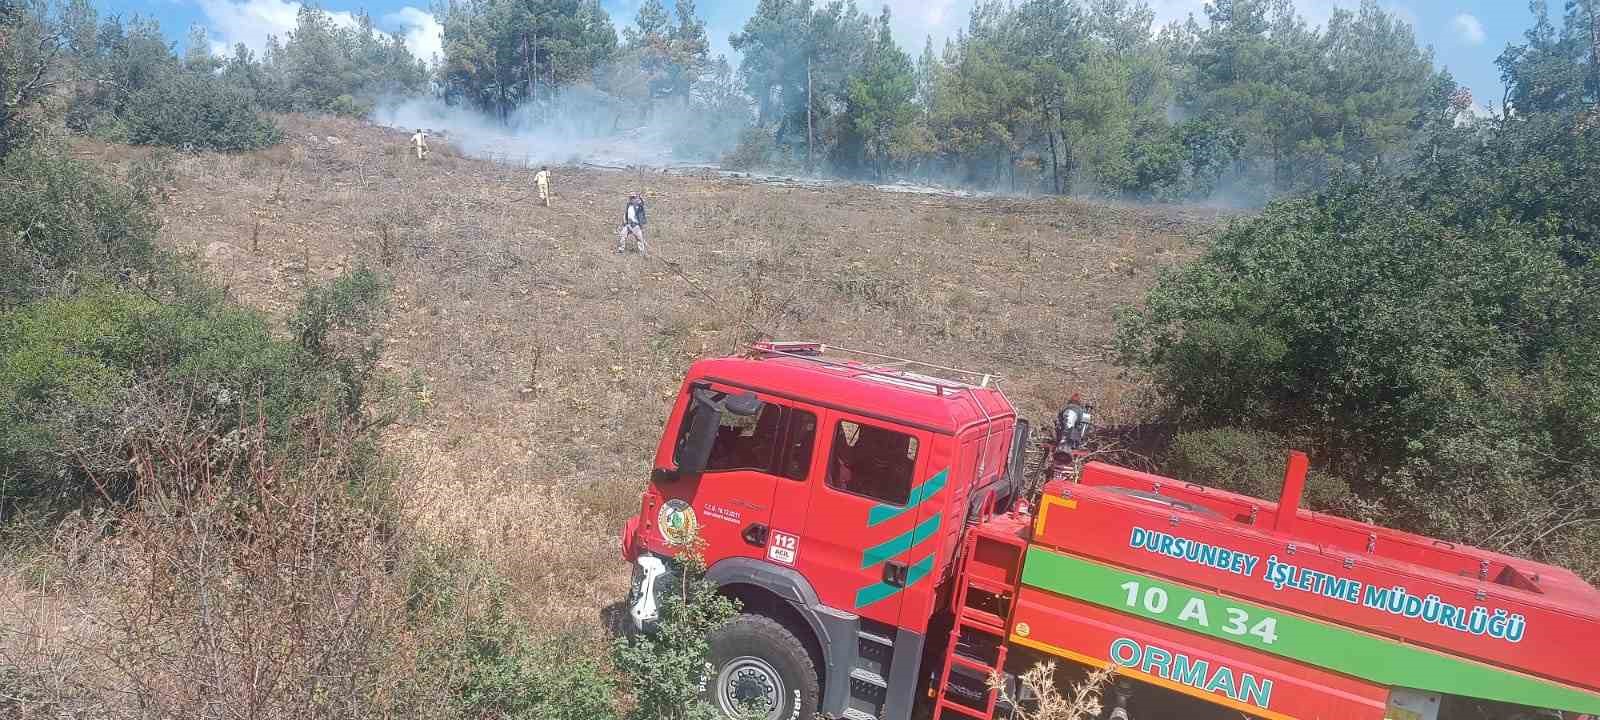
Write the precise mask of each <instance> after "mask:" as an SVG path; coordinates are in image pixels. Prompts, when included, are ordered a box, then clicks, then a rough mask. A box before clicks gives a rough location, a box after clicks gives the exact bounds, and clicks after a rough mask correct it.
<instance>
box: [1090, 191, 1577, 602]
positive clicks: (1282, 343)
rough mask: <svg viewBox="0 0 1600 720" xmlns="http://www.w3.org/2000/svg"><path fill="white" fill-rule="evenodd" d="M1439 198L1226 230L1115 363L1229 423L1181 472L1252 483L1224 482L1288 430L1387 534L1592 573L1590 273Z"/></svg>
mask: <svg viewBox="0 0 1600 720" xmlns="http://www.w3.org/2000/svg"><path fill="white" fill-rule="evenodd" d="M1430 192H1431V191H1428V192H1423V191H1419V190H1416V189H1415V188H1413V187H1412V186H1410V185H1408V184H1407V183H1405V182H1402V181H1390V180H1373V179H1369V180H1367V181H1366V182H1365V183H1364V184H1362V185H1353V184H1338V185H1336V186H1335V187H1334V188H1332V189H1330V190H1328V191H1326V192H1324V193H1321V194H1319V195H1318V196H1316V197H1314V198H1305V199H1298V200H1291V201H1285V202H1280V203H1276V204H1274V205H1272V206H1270V207H1268V208H1267V209H1266V210H1265V211H1264V212H1263V213H1262V214H1261V215H1260V216H1258V217H1255V218H1252V219H1249V220H1245V221H1241V222H1237V223H1235V224H1234V225H1232V226H1230V227H1229V228H1228V229H1226V230H1225V231H1223V232H1222V233H1221V234H1219V235H1218V236H1217V237H1216V238H1215V239H1214V241H1213V243H1212V245H1211V247H1210V248H1209V249H1208V250H1207V251H1206V253H1205V255H1204V256H1202V257H1201V258H1200V259H1198V260H1197V261H1196V262H1194V263H1193V264H1191V265H1189V266H1188V267H1185V268H1183V269H1182V270H1180V271H1178V272H1176V273H1172V274H1169V275H1167V276H1165V277H1163V278H1161V279H1160V281H1159V282H1158V283H1157V286H1156V287H1155V288H1154V289H1153V290H1152V291H1151V292H1150V294H1149V296H1148V298H1147V302H1146V304H1145V305H1144V306H1143V307H1142V308H1140V309H1138V310H1137V311H1135V312H1133V313H1131V314H1129V315H1127V316H1125V317H1124V318H1123V319H1122V322H1121V324H1120V327H1119V336H1118V343H1119V348H1120V350H1121V353H1122V356H1121V358H1122V362H1123V363H1124V364H1126V365H1128V366H1131V367H1133V368H1136V369H1138V370H1141V371H1144V372H1145V373H1148V377H1150V378H1151V379H1152V380H1153V381H1154V384H1155V386H1156V389H1157V391H1158V393H1159V394H1160V395H1161V396H1164V397H1166V398H1169V399H1170V400H1171V402H1172V407H1171V408H1169V410H1170V413H1171V414H1172V415H1173V416H1174V419H1176V420H1179V421H1181V422H1182V423H1183V424H1184V426H1185V427H1190V428H1195V429H1196V430H1197V431H1198V430H1216V429H1219V428H1221V429H1228V430H1227V432H1223V431H1219V432H1216V433H1212V434H1197V435H1194V436H1191V437H1189V438H1186V439H1185V440H1184V441H1183V442H1182V443H1180V445H1181V447H1179V448H1177V451H1176V456H1175V462H1176V463H1177V464H1178V465H1179V466H1180V467H1182V468H1184V469H1185V470H1186V471H1190V472H1197V473H1199V474H1201V475H1202V476H1206V478H1207V479H1209V480H1210V481H1212V482H1220V483H1223V484H1226V483H1228V482H1242V483H1244V485H1245V486H1246V487H1248V486H1251V485H1259V484H1260V483H1264V482H1266V478H1267V475H1266V473H1265V472H1264V471H1262V472H1261V473H1260V474H1259V479H1256V480H1251V479H1249V477H1244V478H1232V479H1230V478H1228V477H1225V475H1226V474H1227V469H1228V468H1230V467H1241V468H1242V467H1253V466H1255V465H1257V464H1260V463H1265V462H1267V460H1266V456H1267V453H1265V450H1264V449H1265V448H1269V447H1272V446H1274V445H1278V444H1279V442H1278V441H1273V440H1271V439H1270V438H1271V437H1272V436H1271V435H1270V433H1274V432H1279V431H1280V429H1282V428H1290V429H1292V431H1293V432H1294V433H1295V434H1296V436H1297V437H1298V441H1299V442H1300V444H1302V445H1303V446H1304V447H1305V448H1306V449H1307V450H1311V451H1314V456H1313V457H1314V459H1315V461H1316V464H1317V468H1318V469H1319V470H1321V471H1322V472H1324V473H1327V474H1329V475H1333V476H1337V477H1339V478H1342V479H1344V480H1345V481H1347V482H1349V483H1350V485H1351V486H1352V487H1353V488H1354V489H1355V490H1356V491H1357V492H1359V493H1360V494H1361V495H1362V496H1363V497H1364V498H1366V499H1367V500H1368V501H1379V502H1381V503H1382V506H1383V507H1384V508H1386V509H1387V510H1386V512H1385V513H1383V514H1382V515H1379V516H1377V517H1376V518H1375V519H1376V520H1378V521H1380V522H1383V523H1385V524H1390V525H1396V526H1401V527H1406V528H1408V529H1411V530H1415V531H1419V532H1423V533H1429V534H1435V535H1438V536H1440V537H1443V538H1445V539H1449V540H1454V541H1463V542H1468V543H1472V544H1474V545H1479V546H1483V547H1487V548H1490V549H1495V550H1504V551H1511V552H1515V553H1518V554H1524V555H1528V556H1531V557H1534V558H1537V559H1544V560H1550V561H1554V562H1558V563H1562V564H1566V565H1569V566H1572V567H1574V568H1577V569H1579V570H1580V571H1583V572H1587V573H1590V574H1591V576H1595V575H1596V574H1600V561H1596V560H1595V559H1594V558H1593V552H1592V550H1591V551H1587V552H1586V551H1584V550H1583V548H1584V547H1585V546H1590V547H1592V543H1593V542H1594V540H1595V536H1596V535H1597V534H1600V533H1596V531H1595V528H1597V527H1600V482H1596V478H1600V432H1597V431H1600V402H1597V401H1596V400H1595V398H1597V397H1600V372H1597V371H1596V370H1595V368H1596V367H1597V363H1596V361H1597V360H1600V351H1597V349H1596V348H1600V295H1597V294H1596V293H1594V292H1593V288H1594V287H1595V282H1596V279H1597V278H1600V275H1597V273H1600V270H1597V268H1600V265H1597V264H1595V263H1593V262H1591V261H1589V260H1587V259H1586V256H1583V255H1581V254H1577V253H1575V252H1574V249H1573V246H1572V242H1571V238H1570V237H1567V236H1564V235H1563V234H1561V233H1560V232H1555V230H1556V229H1557V226H1555V225H1551V224H1548V223H1543V222H1540V223H1522V222H1518V221H1515V220H1509V219H1506V218H1505V217H1504V216H1503V215H1502V214H1501V213H1498V212H1488V213H1487V216H1486V217H1483V218H1480V219H1478V220H1474V221H1472V222H1470V223H1464V222H1462V220H1461V218H1460V212H1461V209H1460V207H1458V206H1457V205H1456V204H1455V203H1456V202H1458V201H1462V200H1464V198H1455V199H1454V200H1452V201H1451V202H1450V203H1440V202H1439V201H1438V200H1437V199H1436V198H1434V197H1433V196H1432V195H1431V194H1429V193H1430ZM1232 429H1237V430H1238V431H1253V432H1256V433H1260V432H1264V433H1269V434H1266V435H1261V434H1251V433H1250V432H1245V433H1244V434H1229V433H1230V432H1234V430H1232ZM1263 438H1268V439H1263ZM1270 454H1271V455H1276V454H1277V453H1276V452H1274V453H1270ZM1366 507H1368V508H1371V507H1372V506H1371V505H1367V506H1366Z"/></svg>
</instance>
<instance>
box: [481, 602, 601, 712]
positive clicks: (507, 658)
mask: <svg viewBox="0 0 1600 720" xmlns="http://www.w3.org/2000/svg"><path fill="white" fill-rule="evenodd" d="M459 651H460V652H459V655H457V656H456V657H455V658H454V662H455V664H456V667H455V672H454V673H453V674H452V677H453V679H454V681H453V682H452V684H451V688H450V689H451V693H452V696H453V697H454V698H455V700H456V703H457V704H458V706H459V707H460V709H461V711H462V713H463V715H465V716H466V717H472V718H487V717H493V718H505V719H506V720H606V719H607V718H613V717H616V710H615V708H614V707H613V695H614V692H615V687H614V684H613V682H612V680H611V678H610V677H609V676H607V675H606V674H605V673H604V672H603V669H602V668H601V666H600V663H599V661H598V658H597V657H596V655H597V653H595V652H594V648H592V647H589V646H586V645H584V644H583V641H580V640H576V639H573V638H560V637H557V638H547V639H543V640H537V641H536V640H535V639H534V638H533V637H532V635H531V633H529V631H528V630H527V629H526V628H525V627H523V626H522V625H521V624H519V623H517V622H515V621H514V620H511V619H510V618H507V617H505V616H504V615H502V614H501V613H499V612H498V611H496V612H493V613H492V614H491V615H490V616H489V617H486V618H483V619H482V620H480V621H478V622H476V623H474V626H473V627H472V629H471V631H470V632H469V635H468V636H467V637H466V638H465V639H464V641H463V643H462V645H461V646H460V648H459Z"/></svg>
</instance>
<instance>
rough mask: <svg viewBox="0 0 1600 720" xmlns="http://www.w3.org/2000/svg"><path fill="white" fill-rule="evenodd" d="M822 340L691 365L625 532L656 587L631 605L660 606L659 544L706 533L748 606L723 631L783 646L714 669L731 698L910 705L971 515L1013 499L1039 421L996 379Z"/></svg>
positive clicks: (708, 555)
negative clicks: (844, 355)
mask: <svg viewBox="0 0 1600 720" xmlns="http://www.w3.org/2000/svg"><path fill="white" fill-rule="evenodd" d="M822 350H823V348H822V346H820V345H818V344H810V343H767V344H762V345H759V346H757V348H756V351H755V352H754V353H753V354H752V355H751V356H749V357H740V358H723V359H712V360H703V361H700V362H697V363H695V364H694V365H693V366H692V368H691V369H690V371H689V373H688V375H687V377H686V378H685V380H684V384H683V389H682V392H680V393H679V396H678V398H677V402H676V404H675V405H674V406H673V408H672V414H671V416H670V417H669V418H668V420H667V424H666V429H665V432H664V433H663V436H662V439H661V442H660V445H659V447H658V448H657V450H656V458H655V469H654V470H653V472H652V476H651V482H650V486H649V489H648V490H647V491H646V492H645V493H644V496H643V505H642V507H641V510H640V514H639V516H638V517H636V518H634V519H633V520H632V521H631V522H630V523H629V525H628V527H627V528H626V529H625V531H624V538H623V542H624V548H625V555H626V556H627V558H628V559H629V560H630V561H632V562H635V563H636V565H637V569H636V572H635V575H636V585H640V584H643V585H644V586H645V588H644V589H645V592H642V593H639V597H637V598H636V599H635V601H634V603H633V607H632V614H633V616H634V619H635V621H636V622H638V623H640V624H641V625H642V624H644V623H645V622H647V621H648V619H649V618H650V617H651V616H652V615H653V610H652V608H651V605H653V597H652V596H653V593H651V592H649V590H652V589H653V588H651V587H650V585H652V581H653V579H654V578H657V577H662V576H664V575H665V574H666V572H667V571H666V563H665V562H664V559H665V558H668V557H671V556H672V555H673V554H675V553H676V552H677V551H678V550H679V549H680V547H681V543H684V542H687V541H688V540H689V539H690V538H691V537H698V538H699V539H700V540H701V541H702V542H703V550H702V552H703V557H704V561H705V563H706V565H707V567H708V577H709V579H711V580H712V581H714V582H716V583H718V584H719V585H720V586H722V587H723V588H724V589H725V591H726V592H727V593H728V594H730V595H732V596H734V597H736V598H738V599H739V600H740V601H741V602H742V603H743V607H744V608H745V609H746V615H745V616H743V617H742V618H741V619H740V620H739V621H736V623H735V624H740V623H742V625H740V627H739V628H736V629H735V634H736V635H737V637H734V638H732V639H729V638H721V639H722V640H726V641H728V642H729V643H732V644H740V643H750V644H755V643H765V644H767V645H768V646H786V647H785V648H784V650H783V651H781V652H778V653H776V654H777V655H779V656H780V657H775V658H774V657H761V656H758V655H756V654H754V652H753V651H752V652H751V654H750V655H749V656H748V657H745V658H744V659H743V660H742V661H740V662H734V663H732V664H731V665H729V664H726V663H724V666H723V667H719V668H718V675H717V677H715V678H713V680H712V681H713V682H714V683H716V684H715V685H713V686H712V687H713V689H714V690H716V691H717V698H718V701H719V702H720V703H721V704H722V706H723V709H724V710H725V711H728V710H731V709H732V704H733V703H735V702H737V701H746V702H748V701H751V700H753V699H755V697H756V696H757V694H760V695H767V696H769V697H768V701H769V702H770V704H771V705H772V706H773V707H775V708H776V711H775V712H774V713H773V716H774V717H784V718H787V717H795V718H806V719H807V720H809V718H811V717H813V715H814V714H815V713H816V712H818V711H821V712H822V713H824V714H826V715H829V716H833V717H860V718H865V717H874V718H903V717H906V716H907V714H908V713H909V711H910V709H911V705H912V702H913V692H914V689H915V687H916V686H917V685H918V680H919V678H918V677H917V675H916V671H917V669H918V667H919V665H920V664H921V662H922V654H923V649H924V647H925V645H926V641H925V638H926V636H927V633H928V624H929V620H930V618H932V617H933V616H934V614H935V609H936V606H937V605H938V604H939V603H940V598H941V597H942V596H944V595H947V593H941V591H940V589H939V588H941V586H943V585H944V584H946V583H947V581H948V580H949V578H950V576H951V575H952V573H953V569H954V568H953V564H952V560H953V558H954V557H955V555H956V551H957V546H958V543H959V542H960V539H961V537H962V532H963V530H964V529H965V528H966V527H968V526H969V525H973V524H975V523H978V522H981V521H983V520H985V519H988V518H989V517H991V516H993V515H995V514H996V513H997V512H1000V511H1003V510H1005V509H1006V508H1008V507H1009V506H1010V505H1011V503H1012V502H1013V500H1014V498H1015V493H1016V489H1017V488H1018V485H1019V481H1020V467H1021V458H1022V452H1021V451H1022V449H1023V448H1024V446H1025V444H1026V441H1025V438H1026V435H1027V423H1026V422H1022V421H1019V420H1018V418H1017V413H1016V411H1015V409H1014V408H1013V407H1012V406H1011V403H1010V402H1009V401H1007V400H1006V398H1005V396H1004V395H1003V394H1001V393H1000V392H999V390H997V389H996V388H995V387H993V378H985V377H984V376H983V375H981V374H974V373H964V372H960V371H954V372H957V374H960V375H963V376H965V377H968V378H970V381H969V382H958V381H951V380H943V379H938V378H935V377H932V376H931V375H922V374H919V373H917V372H913V371H912V370H910V369H906V368H905V364H904V362H905V361H898V360H894V361H890V362H896V363H901V365H899V369H894V370H888V369H885V368H884V367H883V364H881V363H866V362H859V361H835V360H831V359H825V358H824V357H822ZM829 350H830V354H831V353H836V352H838V351H837V350H836V349H833V348H829ZM876 359H879V360H881V359H882V358H876ZM930 369H932V370H939V371H942V372H944V373H945V374H949V373H950V372H952V370H951V369H949V368H930ZM717 650H719V651H723V653H722V654H726V653H728V652H736V650H729V649H727V648H717ZM768 654H769V655H770V654H773V653H771V652H769V653H768ZM736 659H737V658H722V660H736ZM819 684H820V688H819V687H818V685H819ZM819 690H820V692H819Z"/></svg>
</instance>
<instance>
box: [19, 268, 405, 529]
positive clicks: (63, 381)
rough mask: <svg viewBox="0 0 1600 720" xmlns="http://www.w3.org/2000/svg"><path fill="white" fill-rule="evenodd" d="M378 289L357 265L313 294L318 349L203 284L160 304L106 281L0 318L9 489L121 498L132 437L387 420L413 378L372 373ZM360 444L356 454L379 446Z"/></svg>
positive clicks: (40, 495)
mask: <svg viewBox="0 0 1600 720" xmlns="http://www.w3.org/2000/svg"><path fill="white" fill-rule="evenodd" d="M383 287H384V285H383V283H382V282H381V281H380V280H379V279H378V278H377V277H376V276H374V275H372V274H371V273H366V272H364V271H358V272H357V273H354V274H352V275H349V276H343V277H341V278H338V279H336V280H334V281H332V282H331V283H330V284H329V285H328V286H326V287H319V288H313V289H311V290H310V291H308V293H307V298H306V300H305V301H304V302H303V303H302V304H301V312H300V314H299V316H298V317H300V318H312V319H314V322H312V321H309V320H307V321H304V322H311V324H312V325H314V326H315V327H316V328H318V331H317V332H318V335H317V338H318V339H317V341H316V342H314V343H310V344H309V346H308V345H307V344H302V342H304V340H305V337H306V335H305V332H304V328H301V329H302V332H301V340H302V342H287V341H284V340H280V339H278V338H275V337H274V336H273V332H272V327H271V324H270V323H269V322H268V320H267V319H266V318H265V317H263V316H262V315H261V314H259V313H257V312H255V311H253V310H248V309H245V308H241V307H239V306H236V305H233V304H231V303H230V302H228V301H227V300H226V299H224V298H222V297H221V296H220V295H218V294H216V293H214V292H211V291H208V290H205V289H200V290H188V291H186V292H183V293H180V294H178V295H176V296H175V297H173V298H169V299H167V300H166V301H160V300H157V299H155V298H153V297H151V296H149V295H146V294H145V293H143V292H142V291H137V290H131V289H122V288H116V287H111V286H103V287H99V288H94V289H91V290H89V291H86V292H83V293H80V294H78V295H74V296H70V297H64V298H56V299H49V300H42V301H38V302H34V303H31V304H29V305H26V306H23V307H21V308H19V309H17V310H14V311H12V312H9V313H5V314H0V495H4V496H6V497H7V498H9V499H10V504H11V505H13V506H16V505H19V504H26V503H30V502H38V503H44V504H61V503H68V502H74V501H81V500H83V499H85V498H87V497H96V496H99V495H103V494H104V493H105V490H104V489H102V486H105V487H106V488H109V489H110V490H112V493H111V495H112V498H113V499H115V498H116V497H117V495H118V493H117V492H116V489H117V488H122V487H125V481H126V478H127V477H128V474H129V469H128V468H127V467H126V465H125V462H124V461H125V448H127V447H128V446H129V445H130V444H131V443H135V442H139V441H146V440H154V439H172V438H175V437H179V436H182V435H184V434H185V433H189V432H201V433H203V434H205V435H211V436H216V437H225V436H227V435H229V434H230V433H232V432H234V431H235V430H237V429H238V428H239V424H240V423H241V422H243V421H245V419H246V418H255V417H257V416H259V417H261V418H262V422H264V423H265V424H266V430H267V433H268V436H269V437H271V438H272V440H273V442H274V444H275V445H282V444H283V443H286V442H288V441H289V439H290V436H291V433H292V431H293V425H294V423H295V422H296V421H297V420H298V419H300V418H303V417H304V416H306V415H308V414H312V413H323V415H324V422H329V423H339V422H342V421H344V420H345V419H352V420H355V421H357V422H356V423H355V426H356V427H359V428H363V429H365V430H367V431H369V432H370V431H372V430H375V429H378V428H381V427H383V426H384V425H385V424H387V423H388V422H390V421H392V420H393V419H395V418H397V417H399V416H400V415H401V414H403V413H404V412H406V410H407V408H408V406H405V405H403V404H388V403H385V402H384V401H387V400H390V399H391V398H389V397H388V395H389V394H392V395H395V396H403V395H404V388H401V387H395V386H393V385H392V384H388V383H377V382H375V380H376V378H374V377H373V369H374V367H375V362H376V352H375V348H376V347H377V343H376V341H375V340H374V339H373V337H372V333H371V327H372V323H373V322H374V321H375V319H376V318H377V316H378V313H379V310H380V308H381V303H382V300H383ZM304 322H302V325H303V324H304ZM335 331H339V332H341V333H344V334H347V335H349V336H351V338H353V339H352V341H351V342H349V343H346V342H344V341H343V336H342V335H341V336H339V337H334V336H333V334H334V333H335ZM352 345H353V346H355V347H354V349H352V348H351V347H349V346H352ZM391 391H392V392H391ZM373 393H376V395H374V394H373ZM173 408H181V410H182V412H175V411H174V410H173ZM365 447H366V446H365V445H363V446H362V447H360V448H355V450H356V451H359V452H357V454H358V455H360V457H363V458H364V457H368V456H371V455H373V454H375V453H374V452H370V448H367V449H366V450H363V448H365ZM91 479H92V480H93V482H91ZM358 489H359V490H360V491H361V492H362V493H368V494H371V493H378V494H382V492H383V491H384V489H383V488H381V487H364V488H358Z"/></svg>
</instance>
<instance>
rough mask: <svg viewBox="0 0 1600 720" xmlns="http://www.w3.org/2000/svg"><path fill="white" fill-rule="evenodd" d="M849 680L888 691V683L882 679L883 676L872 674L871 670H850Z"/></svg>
mask: <svg viewBox="0 0 1600 720" xmlns="http://www.w3.org/2000/svg"><path fill="white" fill-rule="evenodd" d="M850 679H851V680H859V681H861V682H864V683H866V684H868V685H872V686H874V687H879V688H883V689H884V690H888V689H889V683H888V682H886V681H885V680H884V679H883V676H882V675H879V674H877V673H875V672H873V671H871V670H862V669H861V668H856V669H854V670H851V671H850Z"/></svg>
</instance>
